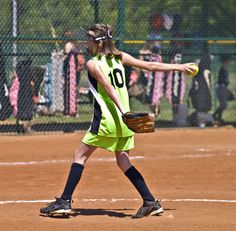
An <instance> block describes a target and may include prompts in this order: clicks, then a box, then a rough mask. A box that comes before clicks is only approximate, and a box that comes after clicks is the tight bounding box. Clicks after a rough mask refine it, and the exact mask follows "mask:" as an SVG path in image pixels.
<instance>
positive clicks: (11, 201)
mask: <svg viewBox="0 0 236 231" xmlns="http://www.w3.org/2000/svg"><path fill="white" fill-rule="evenodd" d="M52 201H53V200H9V201H0V205H5V204H24V203H50V202H52ZM74 201H83V202H109V203H115V202H119V201H131V202H132V201H141V199H124V198H111V199H105V198H99V199H95V198H91V199H80V200H74ZM161 201H162V202H163V201H164V202H165V201H166V202H208V203H236V200H217V199H161Z"/></svg>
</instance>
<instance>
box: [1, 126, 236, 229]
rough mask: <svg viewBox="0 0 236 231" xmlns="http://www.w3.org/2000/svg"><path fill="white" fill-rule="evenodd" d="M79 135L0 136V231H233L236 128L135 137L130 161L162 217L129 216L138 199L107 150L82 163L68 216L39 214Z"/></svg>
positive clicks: (57, 188)
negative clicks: (159, 202)
mask: <svg viewBox="0 0 236 231" xmlns="http://www.w3.org/2000/svg"><path fill="white" fill-rule="evenodd" d="M83 135H84V133H71V134H50V135H32V136H24V135H23V136H0V147H1V148H0V189H1V190H0V218H1V220H0V230H1V231H13V230H14V231H15V230H18V231H26V230H29V231H32V230H33V231H39V230H40V231H41V230H57V231H62V230H70V231H74V230H83V231H84V230H86V231H95V230H103V231H110V230H115V231H116V230H117V231H118V230H119V231H120V230H127V231H133V230H135V231H139V230H140V231H141V230H142V231H143V230H148V231H149V230H150V231H151V230H153V231H154V230H155V231H156V230H168V231H172V230H175V231H191V230H198V231H210V230H211V231H212V230H214V231H216V230H217V231H218V230H225V231H226V230H227V231H234V230H236V184H235V176H236V164H235V163H236V142H235V141H236V129H234V128H209V129H175V130H171V129H160V130H156V132H155V133H153V134H144V135H143V134H142V135H137V136H136V148H135V149H134V150H133V151H132V152H131V157H132V162H133V164H134V165H135V166H136V167H137V168H138V169H139V170H140V171H141V172H142V174H143V176H144V177H145V179H146V181H147V183H148V185H149V187H150V189H151V191H152V192H153V194H154V195H155V196H156V197H157V198H160V199H161V200H162V205H163V207H164V210H165V212H164V213H163V215H162V216H158V217H147V218H144V219H138V220H133V219H131V218H130V216H131V214H133V213H134V212H135V211H136V210H137V209H138V207H139V206H140V205H141V203H142V201H141V200H140V197H139V195H138V193H137V192H136V191H135V190H134V188H133V187H132V186H131V185H130V183H129V182H128V180H127V179H126V177H125V176H124V175H123V174H122V173H121V172H120V170H119V169H118V167H117V166H116V163H115V161H114V155H113V153H111V152H107V151H104V150H97V151H96V152H95V153H94V155H93V156H92V157H91V158H90V160H89V161H88V163H87V164H86V167H85V171H84V174H83V177H82V180H81V182H80V184H79V186H78V187H77V189H76V192H75V194H74V203H73V204H72V206H73V208H75V209H76V210H77V211H78V214H76V215H75V216H73V217H70V218H69V219H60V218H49V217H43V216H40V215H39V208H40V207H42V206H44V205H45V204H46V203H47V202H48V201H50V200H52V199H53V198H54V197H55V196H59V195H60V193H61V192H62V190H63V187H64V183H65V181H66V178H67V174H68V169H69V168H70V164H71V162H70V161H71V157H72V154H73V152H74V150H75V148H76V147H77V145H78V143H79V142H80V140H81V138H82V136H83Z"/></svg>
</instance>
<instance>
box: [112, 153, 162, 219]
mask: <svg viewBox="0 0 236 231" xmlns="http://www.w3.org/2000/svg"><path fill="white" fill-rule="evenodd" d="M116 160H117V164H118V166H119V167H120V169H121V170H122V171H123V172H124V173H125V175H126V176H127V177H128V179H129V180H130V182H131V183H132V184H133V185H134V187H135V188H136V189H137V191H138V192H139V194H140V195H141V197H142V198H143V205H142V206H141V207H140V208H139V209H138V211H137V213H135V214H134V215H132V218H142V217H145V216H150V215H159V214H161V213H163V208H162V207H161V205H160V203H159V201H157V200H156V201H155V198H154V197H153V195H152V194H151V192H150V191H149V189H148V187H147V185H146V183H145V181H144V179H143V177H142V175H141V174H140V173H139V171H138V170H137V169H136V168H135V167H134V166H132V165H131V163H130V160H129V152H128V151H122V152H116Z"/></svg>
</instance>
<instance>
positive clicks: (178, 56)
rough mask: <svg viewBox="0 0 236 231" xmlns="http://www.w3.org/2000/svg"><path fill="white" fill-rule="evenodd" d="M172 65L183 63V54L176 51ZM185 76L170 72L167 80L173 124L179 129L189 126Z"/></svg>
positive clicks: (167, 93)
mask: <svg viewBox="0 0 236 231" xmlns="http://www.w3.org/2000/svg"><path fill="white" fill-rule="evenodd" d="M170 62H171V63H176V64H178V63H179V64H180V63H182V52H181V50H179V49H176V50H175V51H174V52H173V54H172V57H171V61H170ZM184 95H185V74H184V73H183V72H179V71H170V72H169V73H168V75H167V78H166V97H167V99H168V101H169V103H170V104H171V105H172V111H173V124H174V126H177V127H185V126H187V117H188V106H187V105H185V104H184V102H183V100H184Z"/></svg>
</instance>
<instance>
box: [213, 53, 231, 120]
mask: <svg viewBox="0 0 236 231" xmlns="http://www.w3.org/2000/svg"><path fill="white" fill-rule="evenodd" d="M220 61H221V67H220V70H219V74H218V81H217V89H216V94H217V98H218V100H219V107H218V108H217V109H216V111H215V113H214V114H213V118H214V120H215V121H217V122H220V123H222V122H224V121H223V119H222V116H223V112H224V111H225V110H226V109H227V106H228V103H227V102H228V101H230V100H235V96H234V94H233V93H232V91H231V90H230V89H229V85H230V81H229V70H228V68H229V64H230V61H231V56H230V55H227V54H224V55H221V57H220Z"/></svg>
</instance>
